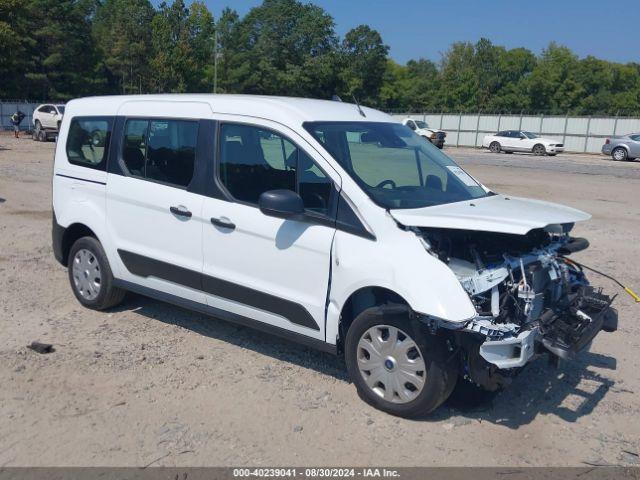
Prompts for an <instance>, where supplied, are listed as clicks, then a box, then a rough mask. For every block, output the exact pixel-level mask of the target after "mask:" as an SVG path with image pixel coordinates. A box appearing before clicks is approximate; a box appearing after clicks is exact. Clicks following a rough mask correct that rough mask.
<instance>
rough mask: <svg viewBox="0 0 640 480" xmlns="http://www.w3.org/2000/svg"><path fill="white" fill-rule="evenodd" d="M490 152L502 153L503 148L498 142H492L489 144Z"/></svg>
mask: <svg viewBox="0 0 640 480" xmlns="http://www.w3.org/2000/svg"><path fill="white" fill-rule="evenodd" d="M489 150H490V151H491V153H500V151H501V150H502V147H501V146H500V143H498V142H491V143H490V144H489Z"/></svg>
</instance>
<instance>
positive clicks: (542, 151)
mask: <svg viewBox="0 0 640 480" xmlns="http://www.w3.org/2000/svg"><path fill="white" fill-rule="evenodd" d="M531 151H532V152H533V154H534V155H537V156H538V157H542V156H544V155H546V154H547V149H546V148H544V145H542V144H541V143H536V144H535V145H534V146H533V148H532V149H531Z"/></svg>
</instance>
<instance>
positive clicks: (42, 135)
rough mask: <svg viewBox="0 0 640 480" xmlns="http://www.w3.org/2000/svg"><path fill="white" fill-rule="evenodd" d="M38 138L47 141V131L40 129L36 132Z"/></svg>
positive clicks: (40, 140)
mask: <svg viewBox="0 0 640 480" xmlns="http://www.w3.org/2000/svg"><path fill="white" fill-rule="evenodd" d="M36 139H37V140H38V141H39V142H46V141H47V132H45V131H44V130H38V131H37V132H36Z"/></svg>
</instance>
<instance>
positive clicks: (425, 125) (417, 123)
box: [416, 120, 429, 128]
mask: <svg viewBox="0 0 640 480" xmlns="http://www.w3.org/2000/svg"><path fill="white" fill-rule="evenodd" d="M416 125H418V128H429V125H428V124H427V122H422V121H420V120H416Z"/></svg>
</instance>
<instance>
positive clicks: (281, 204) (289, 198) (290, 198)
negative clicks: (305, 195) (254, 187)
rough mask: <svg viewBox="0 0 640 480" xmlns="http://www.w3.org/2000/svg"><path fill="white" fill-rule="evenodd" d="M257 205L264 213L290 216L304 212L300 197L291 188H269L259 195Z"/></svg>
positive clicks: (279, 216) (278, 216)
mask: <svg viewBox="0 0 640 480" xmlns="http://www.w3.org/2000/svg"><path fill="white" fill-rule="evenodd" d="M258 207H260V211H261V212H262V213H264V214H265V215H269V216H271V217H277V218H291V217H295V216H297V215H302V214H303V213H304V202H303V201H302V197H300V195H298V194H297V193H296V192H294V191H293V190H269V191H267V192H264V193H262V194H261V195H260V198H259V199H258Z"/></svg>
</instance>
